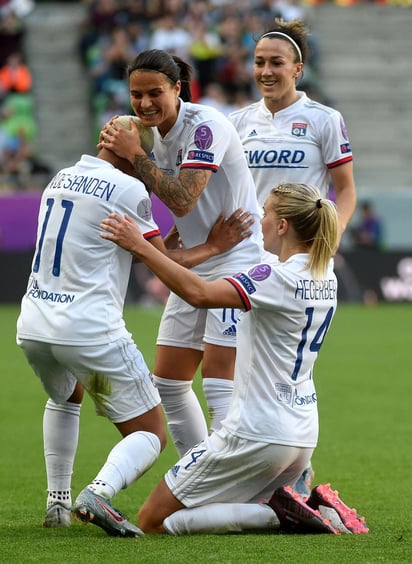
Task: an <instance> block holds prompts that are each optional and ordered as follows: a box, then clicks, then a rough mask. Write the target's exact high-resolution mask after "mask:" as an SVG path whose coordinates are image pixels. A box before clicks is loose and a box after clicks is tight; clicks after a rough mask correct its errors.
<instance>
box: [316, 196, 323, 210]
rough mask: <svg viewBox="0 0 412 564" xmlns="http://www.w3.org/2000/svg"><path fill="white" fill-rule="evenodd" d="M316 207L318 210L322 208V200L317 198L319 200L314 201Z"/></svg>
mask: <svg viewBox="0 0 412 564" xmlns="http://www.w3.org/2000/svg"><path fill="white" fill-rule="evenodd" d="M316 207H317V208H318V209H320V208H321V207H322V200H321V199H320V198H319V200H316Z"/></svg>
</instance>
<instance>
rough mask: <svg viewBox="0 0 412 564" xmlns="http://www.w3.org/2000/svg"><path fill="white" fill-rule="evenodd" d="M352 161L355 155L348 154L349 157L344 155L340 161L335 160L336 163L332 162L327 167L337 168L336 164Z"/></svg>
mask: <svg viewBox="0 0 412 564" xmlns="http://www.w3.org/2000/svg"><path fill="white" fill-rule="evenodd" d="M351 161H353V156H352V155H348V156H347V157H344V158H343V159H339V160H338V161H335V162H334V163H330V164H328V165H326V166H327V168H335V167H336V166H339V165H342V164H345V163H350V162H351Z"/></svg>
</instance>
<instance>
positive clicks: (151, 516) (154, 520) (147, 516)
mask: <svg viewBox="0 0 412 564" xmlns="http://www.w3.org/2000/svg"><path fill="white" fill-rule="evenodd" d="M137 524H138V527H139V528H140V529H141V530H142V531H143V532H144V533H164V532H165V530H164V527H163V519H160V518H159V516H157V515H156V513H155V512H153V511H152V510H151V508H150V507H149V506H148V505H147V504H145V505H143V507H142V508H141V509H140V511H139V513H138V514H137Z"/></svg>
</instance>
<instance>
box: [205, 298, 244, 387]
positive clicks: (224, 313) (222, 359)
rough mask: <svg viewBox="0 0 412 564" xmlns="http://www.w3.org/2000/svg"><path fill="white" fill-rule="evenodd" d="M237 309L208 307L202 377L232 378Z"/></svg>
mask: <svg viewBox="0 0 412 564" xmlns="http://www.w3.org/2000/svg"><path fill="white" fill-rule="evenodd" d="M238 313H239V310H237V309H232V308H218V309H209V310H208V311H207V320H206V329H205V352H204V356H203V363H202V376H203V377H204V378H228V379H231V378H233V373H234V367H235V359H236V324H237V316H238Z"/></svg>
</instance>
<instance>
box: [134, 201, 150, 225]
mask: <svg viewBox="0 0 412 564" xmlns="http://www.w3.org/2000/svg"><path fill="white" fill-rule="evenodd" d="M137 215H138V216H139V217H141V218H142V219H146V220H149V219H151V217H152V202H151V200H150V198H145V199H144V200H142V201H141V202H139V205H138V206H137Z"/></svg>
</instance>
